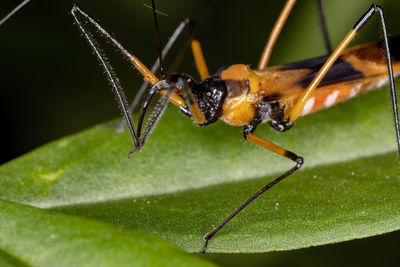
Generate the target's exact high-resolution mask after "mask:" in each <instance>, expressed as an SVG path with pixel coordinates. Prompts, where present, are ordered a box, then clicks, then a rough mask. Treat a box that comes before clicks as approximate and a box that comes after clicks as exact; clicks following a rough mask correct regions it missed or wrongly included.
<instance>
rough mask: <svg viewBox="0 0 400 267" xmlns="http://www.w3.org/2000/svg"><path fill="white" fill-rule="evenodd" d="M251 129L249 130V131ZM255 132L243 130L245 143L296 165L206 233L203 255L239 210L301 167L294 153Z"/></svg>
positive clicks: (299, 160)
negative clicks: (212, 240)
mask: <svg viewBox="0 0 400 267" xmlns="http://www.w3.org/2000/svg"><path fill="white" fill-rule="evenodd" d="M249 129H251V130H249ZM254 130H255V128H250V127H249V128H246V127H245V129H244V137H245V139H246V140H247V141H249V142H250V143H253V144H256V145H259V146H262V147H264V148H266V149H268V150H270V151H272V152H274V153H276V154H278V155H281V156H284V157H286V158H288V159H291V160H293V161H294V162H295V163H296V165H295V166H294V167H292V168H290V169H289V170H288V171H286V172H285V173H283V174H282V175H281V176H279V177H278V178H275V179H274V180H273V181H272V182H270V183H269V184H267V185H266V186H264V187H263V188H261V189H260V190H258V191H257V192H256V193H255V194H253V195H252V196H251V197H250V198H249V199H247V200H246V201H245V202H243V203H242V204H241V205H240V206H239V207H238V208H237V209H235V210H234V211H233V212H232V213H231V214H230V215H229V216H228V217H227V218H226V219H225V220H224V221H223V222H222V223H220V224H219V225H218V226H217V227H215V228H214V229H213V230H212V231H210V232H208V233H207V234H206V235H205V236H204V240H205V244H204V248H203V253H205V251H206V249H207V245H208V241H209V240H210V239H211V238H212V237H213V236H214V235H215V234H216V233H217V232H218V231H219V230H221V228H222V227H224V226H225V224H227V223H228V222H229V221H230V220H232V219H233V217H235V216H236V215H237V214H238V213H239V212H240V211H241V210H243V209H244V208H245V207H246V206H247V205H249V204H250V203H251V202H253V200H255V199H256V198H257V197H259V196H260V195H261V194H263V193H264V192H265V191H267V190H268V189H270V188H271V187H273V186H274V185H276V184H277V183H279V182H280V181H282V180H283V179H285V178H286V177H288V176H289V175H291V174H292V173H293V172H295V171H296V170H298V169H300V167H301V166H302V165H303V158H302V157H299V156H297V155H296V154H295V153H293V152H290V151H288V150H286V149H284V148H282V147H280V146H278V145H276V144H274V143H272V142H270V141H268V140H265V139H263V138H261V137H259V136H257V135H255V134H253V131H254Z"/></svg>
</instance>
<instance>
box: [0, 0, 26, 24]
mask: <svg viewBox="0 0 400 267" xmlns="http://www.w3.org/2000/svg"><path fill="white" fill-rule="evenodd" d="M30 1H31V0H24V1H23V2H22V3H21V4H19V5H18V6H16V7H15V8H14V9H13V10H11V12H10V13H8V14H7V15H6V16H5V17H4V18H3V19H2V20H0V26H1V25H2V24H3V23H4V22H6V21H7V20H8V19H9V18H11V17H12V16H13V15H14V14H15V13H17V12H18V10H20V9H21V8H22V7H23V6H24V5H26V4H28V3H29V2H30Z"/></svg>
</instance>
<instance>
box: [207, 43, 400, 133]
mask: <svg viewBox="0 0 400 267" xmlns="http://www.w3.org/2000/svg"><path fill="white" fill-rule="evenodd" d="M399 45H400V38H395V39H393V40H392V47H393V48H396V47H399ZM393 52H394V53H392V56H393V58H392V62H393V71H394V74H395V76H398V75H399V74H400V58H399V56H400V53H399V52H398V51H393ZM327 57H328V56H324V57H318V58H314V59H309V60H304V61H299V62H295V63H291V64H286V65H281V66H274V67H269V68H266V69H265V70H262V71H259V70H252V69H251V68H250V67H249V66H247V65H243V64H237V65H232V66H229V67H227V68H224V69H223V70H221V71H220V72H219V73H217V74H216V75H215V76H213V79H220V80H221V82H224V83H225V88H226V97H225V99H224V101H223V103H222V105H221V111H220V115H221V117H220V119H221V120H223V121H224V122H226V123H228V124H230V125H234V126H243V125H246V124H250V123H251V122H252V121H253V120H254V118H255V116H257V112H259V111H258V110H257V106H259V105H260V103H263V104H266V105H270V109H269V112H270V114H267V115H266V116H265V117H264V120H263V122H271V121H274V120H275V121H276V120H280V119H281V120H282V119H283V120H287V119H288V117H289V114H290V111H291V109H292V108H293V106H294V105H295V103H297V101H298V100H299V98H300V96H301V95H302V94H303V93H304V91H305V90H306V89H307V85H308V84H309V83H310V82H311V80H312V79H313V78H314V77H315V74H316V73H317V72H318V70H319V69H320V68H321V66H322V64H323V63H324V62H325V61H326V59H327ZM209 79H210V78H208V80H209ZM386 83H388V74H387V65H386V59H385V58H384V57H382V47H381V46H380V45H379V44H376V43H375V44H366V45H359V46H356V47H353V48H351V49H348V50H345V51H344V52H343V54H342V55H341V56H340V57H339V59H338V60H337V61H336V62H335V63H334V64H333V66H332V67H331V68H330V70H329V71H328V73H327V74H326V75H325V77H324V79H323V80H322V81H321V83H320V84H319V86H318V87H317V88H316V90H315V91H314V92H313V94H312V96H311V97H310V98H309V99H308V101H307V102H306V104H305V106H304V108H303V110H302V112H301V115H302V116H303V115H307V114H310V113H312V112H316V111H318V110H321V109H324V108H328V107H330V106H333V105H335V104H337V103H340V102H343V101H345V100H347V99H350V98H352V97H354V96H356V95H358V94H361V93H364V92H367V91H369V90H372V89H375V88H380V87H381V86H382V85H384V84H386Z"/></svg>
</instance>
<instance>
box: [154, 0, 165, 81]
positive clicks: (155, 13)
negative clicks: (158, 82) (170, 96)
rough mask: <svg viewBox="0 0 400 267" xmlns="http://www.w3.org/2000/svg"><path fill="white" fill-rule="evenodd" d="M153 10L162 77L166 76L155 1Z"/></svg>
mask: <svg viewBox="0 0 400 267" xmlns="http://www.w3.org/2000/svg"><path fill="white" fill-rule="evenodd" d="M151 5H152V10H153V19H154V27H155V35H156V42H157V50H158V61H159V63H160V64H159V65H160V75H161V76H163V75H164V68H163V64H162V50H161V41H160V31H159V28H158V20H157V12H156V5H155V3H154V0H151Z"/></svg>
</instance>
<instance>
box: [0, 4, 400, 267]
mask: <svg viewBox="0 0 400 267" xmlns="http://www.w3.org/2000/svg"><path fill="white" fill-rule="evenodd" d="M204 2H205V1H200V0H198V1H184V0H170V1H158V2H157V3H156V4H157V9H158V10H159V11H160V12H162V13H165V15H159V24H160V32H161V39H162V40H163V41H164V43H165V42H166V40H167V39H168V37H169V36H170V35H171V34H172V32H173V31H174V29H175V27H176V26H177V25H178V24H179V22H180V21H182V20H183V19H184V18H186V17H191V18H196V17H197V16H198V15H199V13H200V10H201V9H202V6H203V5H204ZM284 2H285V1H283V0H282V1H273V0H269V1H227V0H220V1H218V0H217V1H215V4H214V5H213V6H212V8H211V12H210V13H209V15H208V16H207V17H206V18H205V19H204V21H203V23H202V26H201V29H199V36H200V41H201V42H202V45H203V49H204V53H205V57H206V60H207V63H208V66H209V69H210V72H211V73H215V72H216V71H218V69H219V68H221V67H223V66H227V65H231V64H234V63H244V64H250V65H251V66H253V67H255V66H256V65H257V63H258V59H259V56H260V54H261V51H262V49H263V47H264V44H265V41H266V39H267V37H268V34H269V31H270V30H271V28H272V26H273V23H274V21H275V19H276V18H277V16H278V14H279V12H280V9H281V8H282V6H283V3H284ZM374 2H378V3H379V4H380V5H381V6H382V7H383V8H384V10H385V15H386V20H387V24H388V25H387V26H388V32H389V33H390V34H391V35H393V36H396V35H400V19H399V15H398V14H400V1H398V0H381V1H374ZM19 3H20V1H19V0H2V1H1V2H0V17H3V16H4V15H5V14H7V12H9V11H10V10H11V9H12V8H14V7H15V6H16V5H18V4H19ZM73 3H78V4H79V5H80V6H81V8H82V9H84V10H86V11H87V12H88V13H89V14H91V15H93V16H94V17H95V18H96V19H98V20H99V21H100V23H101V24H102V25H103V26H104V27H105V28H106V29H107V30H109V31H110V32H111V33H113V34H114V35H115V36H116V37H117V39H118V40H120V41H121V42H122V43H123V44H124V45H125V47H127V48H128V49H129V50H130V51H131V52H133V53H134V54H135V55H136V56H138V57H139V58H140V59H141V60H142V61H143V62H144V63H145V64H146V65H148V66H149V67H150V66H151V64H152V63H153V62H154V60H155V59H156V57H157V50H156V43H155V39H154V36H155V34H154V25H153V19H152V15H151V9H150V8H148V7H146V5H149V4H150V1H149V0H117V1H105V0H96V1H88V0H81V1H79V0H75V1H72V0H58V1H51V0H32V1H31V3H29V4H28V5H27V6H25V7H24V8H23V9H22V10H21V11H20V12H18V13H17V14H16V15H15V16H14V17H12V18H11V19H10V20H9V21H7V22H6V23H5V24H4V25H3V26H2V27H0V62H1V65H0V68H1V70H0V112H1V113H0V114H1V117H0V125H1V133H2V138H1V139H0V142H1V144H0V146H1V150H0V151H1V153H0V163H4V162H7V161H9V160H11V159H13V158H15V157H18V156H20V155H22V154H24V153H26V152H28V151H30V150H33V149H35V148H37V147H39V146H41V145H43V144H45V143H47V142H49V141H52V140H54V139H57V138H60V137H62V136H65V135H68V134H73V133H76V132H78V131H80V130H83V129H85V128H87V127H90V126H92V125H94V124H97V123H101V122H104V121H108V120H110V119H114V118H116V117H118V116H119V111H118V108H117V105H116V102H115V101H114V96H113V94H112V92H111V89H110V88H109V86H108V83H107V81H106V78H105V76H104V75H103V73H102V70H101V68H100V67H99V65H98V63H97V61H96V59H95V57H94V56H93V55H92V53H91V51H90V49H89V47H88V45H87V43H86V41H85V40H84V38H83V37H82V36H81V35H80V32H79V30H78V28H77V27H76V26H75V25H74V24H73V19H72V16H71V15H70V9H71V7H72V4H73ZM371 3H372V2H371V1H370V0H352V1H348V0H336V1H327V0H325V1H323V6H324V10H325V13H326V18H327V24H328V29H329V33H330V36H331V41H332V46H334V45H336V44H338V42H339V41H340V40H341V38H343V37H344V36H345V34H346V33H347V32H348V31H349V29H350V28H351V27H352V26H353V25H354V23H355V22H356V21H357V20H358V19H359V17H360V16H361V15H362V14H363V13H364V12H365V11H366V10H367V9H368V8H369V6H370V5H371ZM378 21H379V20H378V17H376V18H374V19H372V21H371V22H370V23H368V25H367V26H366V28H365V29H363V30H362V31H361V33H360V35H359V36H358V37H357V38H356V40H355V41H354V42H353V44H357V43H364V42H371V41H376V40H378V39H379V38H380V37H381V34H380V28H379V23H378ZM185 37H186V35H185V34H184V35H183V38H181V39H180V41H179V42H178V43H177V45H176V46H175V48H174V49H172V51H171V52H170V54H169V56H168V57H167V60H166V62H165V63H166V64H165V66H166V67H168V65H170V64H171V62H172V61H173V60H174V58H175V57H176V55H177V54H178V53H179V51H180V50H181V49H182V46H183V45H184V43H185V41H186V39H185ZM99 40H100V43H104V42H102V41H101V39H99ZM103 47H104V50H105V52H106V53H107V56H108V57H109V59H110V61H111V63H112V64H113V66H114V68H115V70H116V72H117V74H118V76H119V78H120V80H121V82H122V85H123V87H124V89H125V91H126V93H127V95H128V98H129V99H131V98H133V96H134V95H135V91H136V90H137V89H138V88H139V86H140V84H141V79H140V77H139V75H138V74H137V72H136V71H134V70H132V68H131V67H130V66H129V64H128V63H127V62H126V61H125V60H123V59H121V57H120V56H119V54H118V53H116V52H115V51H114V49H113V48H112V47H110V46H109V45H107V44H105V43H104V44H103ZM394 49H395V48H394ZM397 49H400V47H399V48H397ZM323 54H325V49H324V45H323V41H322V36H321V34H320V28H319V26H318V20H317V17H316V5H315V0H302V1H298V3H297V4H296V6H295V8H294V11H293V14H292V15H291V16H290V18H289V20H288V22H287V24H286V26H285V28H284V29H283V32H282V35H281V36H280V38H279V40H278V43H277V46H276V48H275V50H274V53H273V56H272V59H271V64H272V65H276V64H284V63H289V62H293V61H296V60H301V59H307V58H311V57H316V56H320V55H323ZM177 71H178V72H186V73H188V74H191V75H192V76H194V77H195V78H198V75H197V72H196V70H195V67H194V63H193V61H192V58H191V55H190V53H188V52H187V53H186V54H185V57H184V59H183V61H182V63H181V64H180V65H179V68H178V69H177ZM399 241H400V234H399V233H398V232H396V233H391V234H386V235H383V236H380V237H373V238H369V239H363V240H356V241H351V242H345V243H341V244H336V245H328V246H323V247H317V248H308V249H302V250H296V251H290V252H275V253H268V254H256V255H242V254H240V255H209V256H206V257H207V258H209V259H210V260H213V261H216V262H217V263H219V264H223V265H227V266H243V265H244V264H246V265H249V263H253V265H255V266H256V265H258V266H265V265H267V264H268V265H273V266H286V265H291V266H303V265H308V266H310V265H311V266H312V265H322V264H323V265H324V266H338V265H342V266H343V265H352V266H354V265H364V266H365V265H367V266H368V265H370V266H372V265H377V264H384V265H385V266H396V263H397V265H400V260H398V258H399V257H398V255H397V254H398V253H399V252H400V249H399V248H398V243H399Z"/></svg>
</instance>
